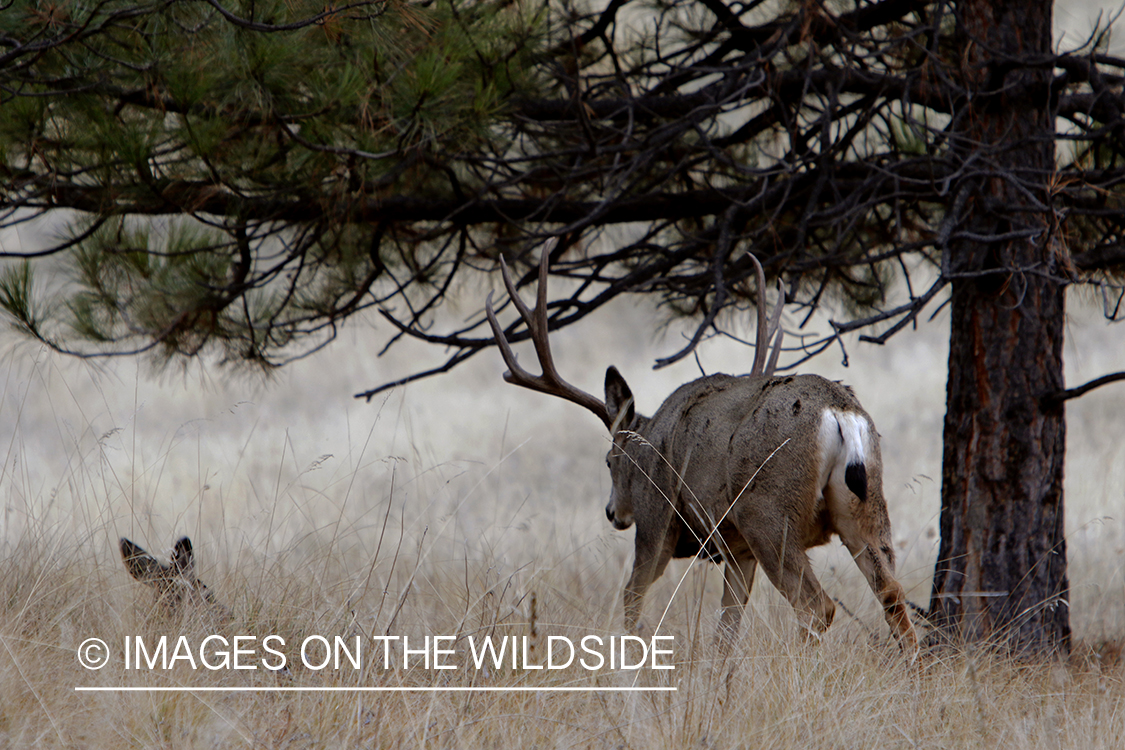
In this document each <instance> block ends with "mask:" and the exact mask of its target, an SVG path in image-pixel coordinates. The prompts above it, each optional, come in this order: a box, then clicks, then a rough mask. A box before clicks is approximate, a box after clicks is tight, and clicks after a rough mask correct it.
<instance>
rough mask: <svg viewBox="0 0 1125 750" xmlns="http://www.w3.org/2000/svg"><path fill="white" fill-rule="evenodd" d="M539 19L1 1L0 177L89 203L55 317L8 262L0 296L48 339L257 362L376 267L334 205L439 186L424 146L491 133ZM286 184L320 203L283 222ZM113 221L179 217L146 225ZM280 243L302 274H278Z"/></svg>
mask: <svg viewBox="0 0 1125 750" xmlns="http://www.w3.org/2000/svg"><path fill="white" fill-rule="evenodd" d="M529 9H530V10H529ZM541 26H542V18H541V17H540V16H539V15H537V12H536V11H535V10H534V8H533V6H531V5H530V4H528V5H524V4H518V3H517V4H513V3H510V2H506V1H505V0H436V1H435V2H424V3H414V2H406V1H404V0H383V1H380V2H353V3H327V4H326V3H324V2H323V0H264V1H263V0H254V2H227V1H226V0H224V1H223V2H222V3H210V2H206V1H196V2H170V1H168V0H106V1H105V2H100V3H96V4H86V3H84V2H74V1H72V0H56V1H54V2H44V1H43V0H14V2H13V3H11V4H9V5H7V6H6V7H5V9H4V11H3V12H2V13H0V36H4V37H10V38H17V39H20V40H22V41H23V42H24V43H25V44H31V43H35V41H36V40H39V41H40V42H42V45H43V49H42V51H41V53H39V54H37V55H35V56H34V57H33V58H29V57H24V58H21V59H20V60H18V61H16V62H15V63H14V64H12V65H9V66H8V67H6V68H0V74H2V75H3V78H4V84H5V85H7V86H9V87H13V86H23V89H21V90H20V92H19V94H20V95H18V96H7V97H4V100H3V104H2V106H0V144H2V148H3V152H2V153H0V157H2V161H0V172H2V173H3V175H4V181H5V182H6V183H7V184H8V185H14V184H18V182H19V178H20V175H21V174H26V175H28V176H31V175H36V176H38V177H39V178H40V179H41V177H42V175H44V174H49V175H56V176H57V177H58V179H59V181H60V182H61V183H65V184H67V185H68V186H69V187H68V189H69V190H71V191H73V192H75V193H78V194H79V195H80V196H82V197H80V198H79V202H80V203H81V202H82V200H83V199H86V200H87V202H88V205H87V206H86V208H87V211H88V215H90V216H100V218H99V219H97V220H96V222H97V223H96V224H91V223H90V220H89V219H73V221H74V224H73V226H70V227H68V228H67V229H66V233H69V235H71V236H72V237H73V238H74V239H75V244H74V246H73V249H72V250H71V258H70V265H71V268H72V275H73V284H72V285H71V286H69V287H68V288H66V289H65V290H63V291H62V297H63V299H62V303H63V304H61V305H58V306H57V308H58V309H63V310H69V315H68V317H67V320H65V322H64V326H63V327H62V328H60V329H59V330H57V331H52V332H47V331H44V330H43V321H40V320H38V319H37V318H35V317H34V316H32V315H31V308H30V300H29V299H27V298H25V297H24V296H22V294H23V290H24V289H25V287H28V285H29V284H30V273H31V272H30V270H29V269H26V268H24V267H22V266H21V267H20V268H18V269H14V270H13V269H9V270H8V271H7V272H6V275H5V276H4V279H3V289H2V292H3V293H4V295H5V297H4V299H3V304H4V307H5V309H6V310H7V312H8V313H9V314H10V315H11V316H12V317H13V318H14V319H15V320H16V321H17V323H18V325H19V326H20V327H21V328H22V329H24V330H27V331H30V332H33V333H34V334H35V335H36V336H37V337H38V338H40V339H41V340H43V341H45V342H48V343H50V344H51V345H54V346H60V345H59V344H58V342H59V341H64V340H67V341H69V340H71V339H73V337H74V336H77V338H78V339H80V340H81V339H84V340H86V341H88V342H91V343H93V344H96V345H97V346H98V347H99V348H101V349H102V350H105V349H107V348H109V349H110V350H112V348H113V346H117V348H118V350H121V351H136V350H151V351H153V352H155V353H157V355H158V357H162V358H165V359H167V358H171V357H175V356H177V355H189V356H190V355H195V354H197V353H199V352H200V351H202V350H203V349H204V347H205V346H206V345H207V344H208V343H217V344H219V345H220V346H221V347H222V348H223V350H224V352H223V354H222V357H223V359H225V360H226V361H230V362H235V361H248V362H251V363H253V364H256V365H261V366H267V367H268V366H270V365H272V364H275V363H276V362H277V359H276V355H278V352H279V351H280V350H282V349H284V347H285V345H286V344H287V343H288V341H290V340H291V338H292V337H293V336H294V335H297V334H299V333H305V334H307V333H310V332H313V331H314V329H315V326H314V327H313V329H303V328H302V327H301V326H302V321H303V320H305V319H311V318H312V317H313V316H315V315H316V314H317V313H326V312H327V313H329V314H331V311H332V310H334V309H336V308H337V307H338V305H339V304H340V303H341V300H343V299H345V298H347V297H348V295H354V294H355V290H356V288H357V287H356V285H357V283H359V282H361V281H362V280H363V279H364V278H367V277H369V276H371V274H372V272H373V269H374V268H376V267H379V268H381V267H383V264H384V261H383V260H382V259H379V258H376V257H372V255H371V254H370V252H369V248H368V245H369V243H370V235H369V232H368V233H364V232H355V231H351V230H349V228H348V227H346V226H344V225H343V224H342V223H336V222H333V221H332V220H331V216H332V214H333V212H334V211H336V210H337V209H338V208H340V207H343V206H346V205H348V204H349V203H351V202H354V201H358V200H361V199H362V200H370V199H372V198H379V197H384V196H389V195H395V194H399V193H403V192H406V191H410V192H412V193H418V192H419V191H421V192H422V194H425V193H426V192H431V193H434V194H440V193H442V192H446V193H448V192H449V190H450V180H449V176H448V174H447V173H446V172H443V171H442V170H440V169H435V168H434V167H432V166H431V165H432V164H434V163H436V162H438V161H448V159H438V158H435V155H440V156H448V155H450V154H457V153H461V152H465V151H469V150H478V151H479V150H487V149H489V148H498V149H501V150H503V149H504V148H506V144H505V141H504V136H503V135H502V134H501V133H500V132H498V129H497V128H496V127H495V122H496V118H497V116H498V115H499V114H501V113H502V112H503V110H504V107H505V102H507V101H510V100H511V99H512V98H513V97H514V96H517V95H520V94H527V93H530V92H533V91H535V90H536V89H537V87H539V86H540V85H541V83H540V81H539V78H538V76H537V74H536V72H535V66H534V55H535V54H537V49H538V48H539V47H540V46H541V43H542V39H541V34H542V32H541V30H540V27H541ZM29 94H32V95H29ZM490 144H494V145H490ZM457 178H458V179H460V180H462V181H464V182H465V184H467V185H471V183H472V179H473V178H472V175H469V174H458V175H457ZM85 192H88V198H86V196H85ZM6 198H7V199H9V201H12V200H13V199H15V200H18V195H15V194H12V195H8V196H6ZM250 199H253V200H255V201H261V200H276V201H277V210H276V215H275V216H273V217H272V218H271V217H270V216H266V217H264V218H263V217H262V215H261V213H260V211H259V212H255V213H254V214H253V215H249V214H248V213H247V212H244V211H242V210H241V209H240V203H241V202H243V201H246V200H250ZM294 199H299V200H301V201H303V202H304V203H305V204H306V205H309V204H310V203H311V204H312V205H319V206H320V207H321V209H322V214H323V215H326V216H329V219H327V220H326V219H324V218H323V217H322V218H320V219H319V220H318V221H316V222H313V224H314V225H301V224H300V223H299V222H298V223H297V224H294V223H292V222H291V219H292V217H291V216H288V215H287V213H286V207H287V204H288V202H290V201H293V200H294ZM13 202H14V201H13ZM36 208H40V209H41V208H42V206H38V207H36ZM130 215H134V216H136V215H143V216H147V217H153V216H160V215H169V216H172V215H181V216H185V215H186V216H190V217H192V218H191V219H188V220H178V221H175V222H167V221H163V222H162V221H159V220H157V224H160V230H159V231H154V225H153V224H152V222H153V220H152V219H151V218H148V219H140V220H138V219H130V218H128V217H129V216H130ZM298 246H300V248H301V254H302V255H303V256H304V257H305V258H306V259H305V261H304V263H303V264H302V265H301V268H300V269H297V270H294V269H293V268H288V269H286V270H282V268H283V267H284V266H285V264H286V261H287V257H291V256H292V255H293V254H292V253H290V254H289V256H287V250H290V249H292V248H295V247H298ZM21 274H23V275H21ZM248 277H252V278H253V284H252V287H253V288H252V289H251V288H249V286H250V285H249V284H248V285H247V286H243V287H240V286H239V285H240V283H241V280H242V279H246V278H248ZM28 288H29V287H28ZM242 294H244V295H245V296H244V297H243V298H240V299H239V300H238V303H237V304H231V303H232V301H233V300H234V299H235V296H241V295H242ZM261 316H265V317H264V318H263V317H261ZM58 322H59V321H56V323H58Z"/></svg>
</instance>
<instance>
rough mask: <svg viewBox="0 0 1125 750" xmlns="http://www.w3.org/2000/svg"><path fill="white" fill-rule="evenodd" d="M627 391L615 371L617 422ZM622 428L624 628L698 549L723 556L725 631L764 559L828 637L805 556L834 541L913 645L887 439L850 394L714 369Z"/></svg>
mask: <svg viewBox="0 0 1125 750" xmlns="http://www.w3.org/2000/svg"><path fill="white" fill-rule="evenodd" d="M627 389H628V386H627V385H625V381H624V380H623V379H621V378H620V375H618V374H617V373H616V370H612V371H611V372H609V373H607V381H606V391H607V396H606V404H607V407H608V409H609V413H610V416H612V417H614V418H617V417H618V416H621V415H620V413H619V411H617V410H616V408H617V405H618V404H627V403H629V400H630V399H631V398H632V395H631V394H630V393H629V392H628V390H627ZM622 424H623V425H626V426H625V427H624V433H619V435H620V437H618V438H617V439H615V441H614V448H613V450H611V451H610V456H609V466H610V474H611V476H612V480H613V490H612V493H611V497H610V502H609V505H608V506H607V507H606V515H607V516H608V517H609V519H610V521H611V522H612V523H613V524H614V526H615V527H616V528H618V529H624V528H628V527H629V526H630V525H632V524H633V522H634V521H635V523H636V526H637V532H636V555H635V559H634V566H633V573H632V575H631V577H630V579H629V583H628V584H627V585H626V589H625V622H626V626H627V627H628V628H630V629H636V628H637V625H638V622H639V617H640V608H641V603H642V600H643V597H644V594H645V592H646V590H647V589H648V587H649V586H650V585H651V584H652V582H653V581H655V580H656V579H657V578H659V577H660V575H661V573H662V572H663V571H664V568H665V566H667V564H668V561H669V560H670V559H671V558H673V557H680V556H685V555H691V554H695V551H697V550H698V551H702V552H703V555H702V556H703V557H710V558H712V559H714V558H715V557H716V551H717V552H718V554H719V555H721V558H722V559H723V560H725V563H726V571H725V579H726V587H725V589H724V596H723V619H722V621H723V625H724V630H725V631H735V630H736V629H737V626H738V622H739V619H740V617H741V612H742V607H743V605H745V603H746V599H747V598H748V597H749V593H750V588H751V585H752V583H753V576H754V573H755V571H756V568H757V567H758V566H759V565H760V566H761V568H762V570H763V571H764V572H765V573H766V576H767V577H768V578H769V579H770V581H771V582H772V583H773V584H774V586H775V587H777V589H778V590H779V591H781V592H782V593H783V594H784V595H785V596H786V598H787V599H788V600H789V602H790V603H791V604H792V605H793V608H794V609H795V610H796V611H797V613H798V617H799V619H800V620H801V624H802V625H803V626H804V627H805V628H807V629H808V630H809V631H810V632H812V633H817V634H819V633H821V632H823V631H824V630H825V629H826V628H827V627H828V625H829V624H830V623H831V622H832V616H833V613H834V611H835V607H834V606H833V604H832V600H831V599H830V598H829V597H828V595H827V594H825V593H824V591H823V589H821V587H820V584H819V583H818V582H817V580H816V576H815V575H814V573H813V571H812V568H811V566H810V565H809V562H808V557H807V556H806V554H805V553H806V550H808V549H809V548H811V547H815V546H818V545H821V544H824V543H826V542H828V541H829V539H830V538H831V537H832V536H833V535H834V534H837V535H839V536H840V538H841V540H842V541H843V542H844V544H845V545H846V546H847V547H848V549H849V551H850V552H851V553H852V555H853V556H854V557H855V559H856V562H857V564H858V565H859V567H860V569H861V570H862V572H863V574H864V576H865V577H866V578H867V580H868V583H869V585H870V586H871V588H872V590H873V591H875V593H876V596H877V597H878V598H879V600H880V602H882V603H883V606H884V609H885V612H886V617H887V621H888V624H890V626H891V629H892V632H893V633H895V634H896V636H898V637H900V638H903V639H906V640H907V641H910V642H913V641H916V636H915V635H914V631H913V627H912V626H911V625H910V620H909V616H908V614H907V611H906V604H905V595H904V592H903V591H902V587H901V586H900V585H899V584H898V582H897V581H896V580H895V579H894V575H893V574H894V551H893V547H892V546H891V530H890V522H889V520H888V517H887V507H886V501H885V499H884V497H883V488H882V460H881V457H880V453H879V441H878V435H877V433H876V432H875V428H874V425H873V424H872V422H871V418H870V417H869V416H868V415H867V413H866V412H865V411H864V410H863V408H862V407H861V406H860V404H859V401H858V400H857V399H856V398H855V396H854V394H853V393H852V392H851V390H850V389H848V388H847V387H845V386H842V385H840V384H838V383H834V382H832V381H829V380H825V379H824V378H822V377H820V376H817V375H798V376H794V377H785V378H775V377H767V376H742V377H734V376H730V375H711V376H707V377H704V378H700V379H698V380H695V381H692V382H690V383H687V384H686V385H683V386H681V387H680V388H679V389H677V390H676V391H675V392H674V393H673V394H672V395H671V396H669V397H668V399H667V400H666V401H665V402H664V404H663V405H662V406H661V407H660V409H659V410H658V411H657V412H656V413H655V414H654V415H653V416H652V417H651V418H645V417H641V416H638V415H635V414H634V415H626V416H624V417H623V419H622ZM913 646H916V643H913ZM913 646H912V647H913Z"/></svg>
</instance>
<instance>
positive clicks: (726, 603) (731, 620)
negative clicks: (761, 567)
mask: <svg viewBox="0 0 1125 750" xmlns="http://www.w3.org/2000/svg"><path fill="white" fill-rule="evenodd" d="M757 570H758V561H757V560H755V559H754V558H753V557H743V558H738V559H736V558H731V559H728V560H727V561H726V563H725V564H724V566H723V614H722V616H721V617H720V618H719V648H720V649H721V650H722V652H723V653H726V652H727V651H728V650H729V649H730V647H731V645H733V643H734V641H735V639H736V638H737V637H738V627H739V624H740V623H741V622H742V610H743V609H744V608H745V607H746V602H747V601H749V599H750V589H751V588H752V587H753V585H754V573H756V572H757Z"/></svg>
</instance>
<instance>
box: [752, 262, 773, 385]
mask: <svg viewBox="0 0 1125 750" xmlns="http://www.w3.org/2000/svg"><path fill="white" fill-rule="evenodd" d="M747 254H748V255H749V256H750V260H751V261H753V262H754V269H755V270H756V271H757V272H758V335H757V337H756V338H755V339H754V366H753V367H751V368H750V374H751V375H761V374H762V373H763V372H764V371H765V368H766V351H767V349H768V348H769V338H770V331H769V328H768V325H769V324H768V319H767V317H766V272H765V271H764V270H762V264H761V263H759V262H758V258H757V256H755V255H754V253H747Z"/></svg>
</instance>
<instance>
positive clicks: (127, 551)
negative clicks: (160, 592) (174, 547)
mask: <svg viewBox="0 0 1125 750" xmlns="http://www.w3.org/2000/svg"><path fill="white" fill-rule="evenodd" d="M120 544H121V559H122V560H124V561H125V570H127V571H129V575H131V576H133V578H136V579H137V580H138V581H141V582H142V583H151V582H152V580H153V579H154V578H156V577H157V576H158V575H159V573H160V563H158V562H157V561H156V558H154V557H153V556H152V555H150V554H149V553H147V552H145V550H144V548H143V547H141V546H140V545H139V544H134V543H133V542H131V541H130V540H128V539H126V538H125V537H121V540H120Z"/></svg>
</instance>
